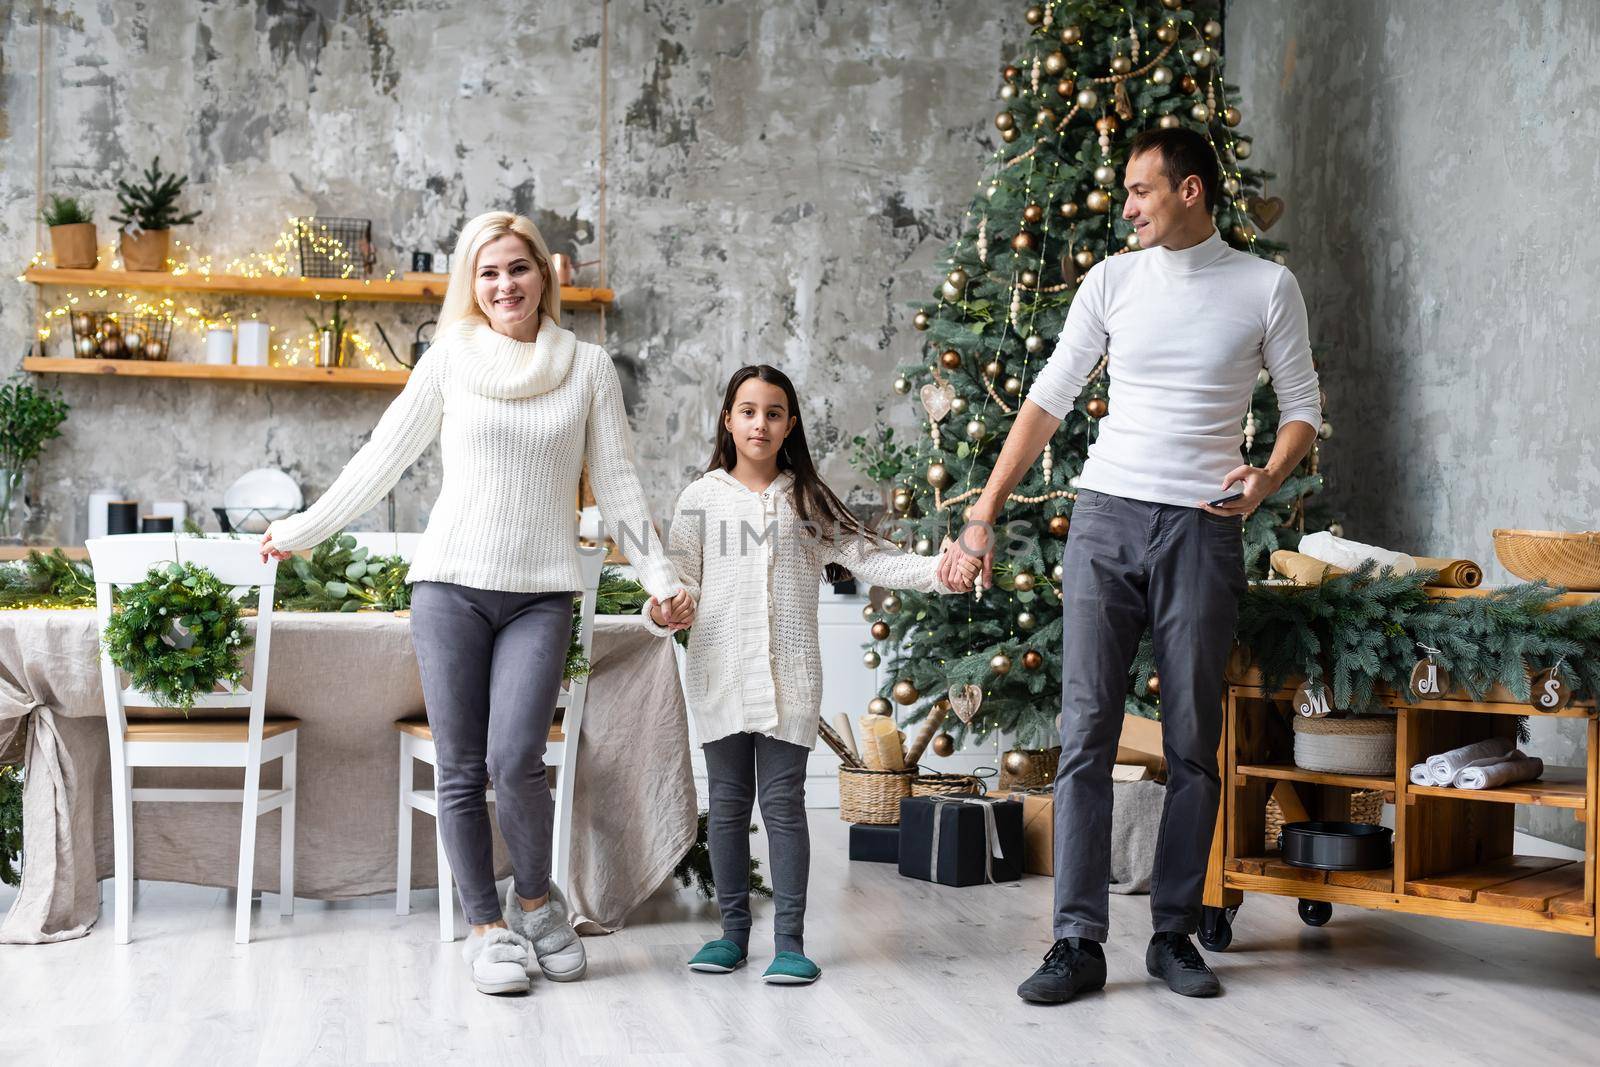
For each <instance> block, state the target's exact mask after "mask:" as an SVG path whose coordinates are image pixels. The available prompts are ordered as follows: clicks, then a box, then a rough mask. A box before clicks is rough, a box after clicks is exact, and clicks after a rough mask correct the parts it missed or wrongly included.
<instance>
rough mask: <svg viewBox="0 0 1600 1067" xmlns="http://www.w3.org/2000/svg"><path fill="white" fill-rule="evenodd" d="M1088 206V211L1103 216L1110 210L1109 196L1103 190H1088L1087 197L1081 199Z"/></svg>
mask: <svg viewBox="0 0 1600 1067" xmlns="http://www.w3.org/2000/svg"><path fill="white" fill-rule="evenodd" d="M1083 202H1084V203H1085V204H1088V205H1089V210H1090V211H1093V212H1095V213H1096V214H1100V215H1103V214H1105V213H1106V212H1107V211H1110V210H1111V196H1110V194H1108V193H1107V192H1106V191H1105V190H1104V189H1090V190H1089V195H1088V196H1086V197H1084V198H1083Z"/></svg>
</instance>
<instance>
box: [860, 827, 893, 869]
mask: <svg viewBox="0 0 1600 1067" xmlns="http://www.w3.org/2000/svg"><path fill="white" fill-rule="evenodd" d="M850 858H851V859H853V860H864V861H865V862H867V863H898V862H899V861H900V827H898V826H871V825H869V824H867V823H856V824H855V825H853V826H851V827H850Z"/></svg>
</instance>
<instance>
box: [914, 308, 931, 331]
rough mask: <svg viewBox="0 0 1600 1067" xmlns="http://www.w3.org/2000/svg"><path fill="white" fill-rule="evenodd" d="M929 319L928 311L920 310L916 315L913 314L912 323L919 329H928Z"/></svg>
mask: <svg viewBox="0 0 1600 1067" xmlns="http://www.w3.org/2000/svg"><path fill="white" fill-rule="evenodd" d="M929 321H930V320H929V318H928V313H927V312H926V311H919V312H917V313H916V314H915V315H913V316H911V325H912V327H914V328H915V329H918V330H926V329H927V328H928V323H929Z"/></svg>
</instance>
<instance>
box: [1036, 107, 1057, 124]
mask: <svg viewBox="0 0 1600 1067" xmlns="http://www.w3.org/2000/svg"><path fill="white" fill-rule="evenodd" d="M1033 124H1034V126H1035V127H1038V126H1054V125H1055V124H1056V113H1055V112H1054V111H1052V110H1051V109H1050V108H1047V107H1041V108H1040V109H1039V110H1038V111H1035V112H1034V113H1033Z"/></svg>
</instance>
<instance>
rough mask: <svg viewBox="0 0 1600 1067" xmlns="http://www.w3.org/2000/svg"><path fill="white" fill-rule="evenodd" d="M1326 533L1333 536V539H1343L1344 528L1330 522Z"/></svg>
mask: <svg viewBox="0 0 1600 1067" xmlns="http://www.w3.org/2000/svg"><path fill="white" fill-rule="evenodd" d="M1328 532H1329V533H1331V534H1333V536H1335V537H1343V536H1344V526H1343V525H1342V524H1340V523H1337V522H1330V523H1328Z"/></svg>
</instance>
